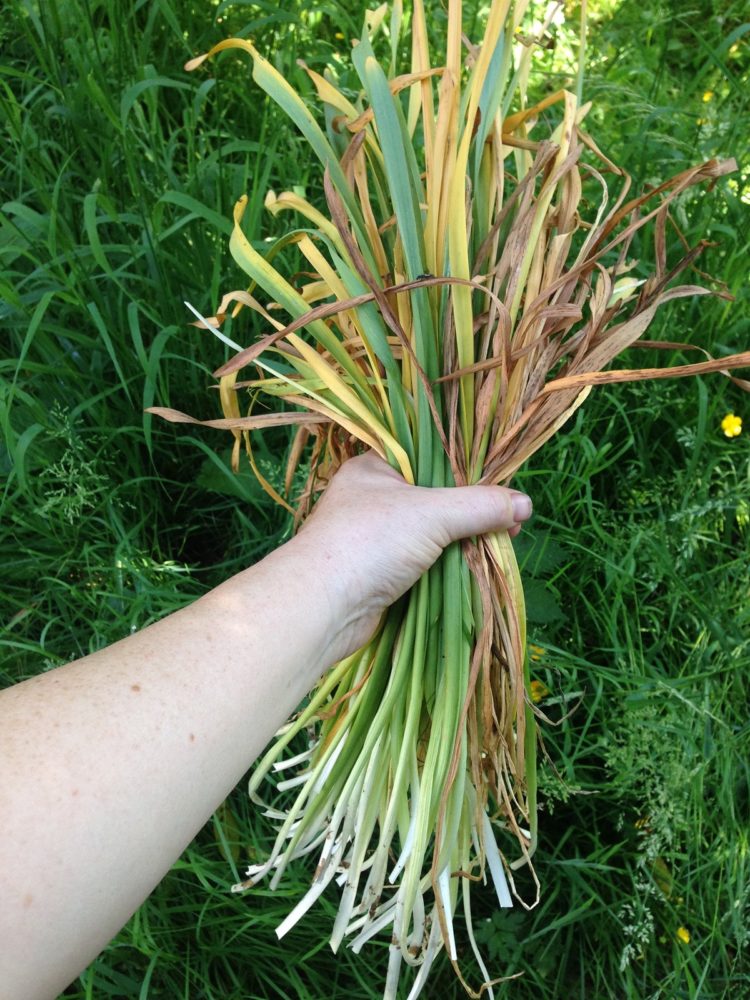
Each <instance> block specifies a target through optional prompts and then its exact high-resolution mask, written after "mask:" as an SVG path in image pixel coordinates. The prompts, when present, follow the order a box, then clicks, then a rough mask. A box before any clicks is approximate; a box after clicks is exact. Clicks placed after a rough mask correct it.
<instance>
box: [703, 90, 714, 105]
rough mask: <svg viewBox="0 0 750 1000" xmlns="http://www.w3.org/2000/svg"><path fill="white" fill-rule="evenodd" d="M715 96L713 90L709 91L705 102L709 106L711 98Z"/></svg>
mask: <svg viewBox="0 0 750 1000" xmlns="http://www.w3.org/2000/svg"><path fill="white" fill-rule="evenodd" d="M713 96H714V92H713V90H707V91H706V92H705V93H704V95H703V100H704V101H705V102H706V104H708V102H709V101H710V100H711V98H712V97H713Z"/></svg>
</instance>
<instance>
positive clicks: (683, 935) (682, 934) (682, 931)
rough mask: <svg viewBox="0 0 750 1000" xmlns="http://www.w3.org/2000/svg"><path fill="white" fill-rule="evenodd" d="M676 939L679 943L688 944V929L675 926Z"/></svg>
mask: <svg viewBox="0 0 750 1000" xmlns="http://www.w3.org/2000/svg"><path fill="white" fill-rule="evenodd" d="M677 940H678V941H679V942H680V943H681V944H690V931H689V930H688V929H687V927H678V928H677Z"/></svg>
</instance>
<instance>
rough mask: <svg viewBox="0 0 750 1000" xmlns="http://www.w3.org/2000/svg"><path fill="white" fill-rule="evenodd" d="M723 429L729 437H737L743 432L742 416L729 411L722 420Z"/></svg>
mask: <svg viewBox="0 0 750 1000" xmlns="http://www.w3.org/2000/svg"><path fill="white" fill-rule="evenodd" d="M721 429H722V430H723V431H724V434H725V435H726V436H727V437H728V438H736V437H737V436H738V435H740V434H741V433H742V417H736V416H735V415H734V413H727V415H726V416H725V417H724V419H723V420H722V422H721Z"/></svg>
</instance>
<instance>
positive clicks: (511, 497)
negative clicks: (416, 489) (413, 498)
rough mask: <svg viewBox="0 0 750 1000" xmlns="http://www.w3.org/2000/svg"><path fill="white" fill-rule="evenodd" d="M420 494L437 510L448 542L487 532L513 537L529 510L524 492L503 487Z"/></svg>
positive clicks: (435, 490)
mask: <svg viewBox="0 0 750 1000" xmlns="http://www.w3.org/2000/svg"><path fill="white" fill-rule="evenodd" d="M424 492H425V493H427V494H429V502H430V503H434V504H435V505H436V506H437V507H438V508H439V510H440V512H441V523H442V527H443V529H444V530H445V532H446V534H447V536H448V541H451V542H456V541H458V540H459V539H461V538H468V537H469V536H470V535H483V534H486V533H487V532H491V531H510V532H511V533H512V534H516V533H517V531H518V530H520V527H521V524H522V523H523V522H524V521H527V520H528V519H529V518H530V517H531V514H532V509H533V508H532V503H531V499H530V497H528V496H527V495H526V494H525V493H521V492H520V491H519V490H511V489H507V488H506V487H504V486H455V487H437V488H435V487H429V488H427V489H426V490H425V491H424ZM514 529H515V530H514Z"/></svg>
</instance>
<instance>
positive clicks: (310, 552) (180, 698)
mask: <svg viewBox="0 0 750 1000" xmlns="http://www.w3.org/2000/svg"><path fill="white" fill-rule="evenodd" d="M530 514H531V503H530V501H529V499H528V497H525V496H524V495H523V494H520V493H517V492H516V491H513V490H506V489H503V488H501V487H490V486H470V487H463V488H459V489H423V488H418V487H414V486H409V485H407V483H405V482H404V480H403V479H402V478H401V477H400V476H399V475H398V474H397V473H395V472H394V471H393V470H391V469H390V468H389V467H388V466H387V465H386V464H385V463H384V462H382V461H381V460H380V459H378V458H377V457H375V456H374V455H371V454H370V455H364V456H360V457H359V458H356V459H352V460H350V461H349V462H347V463H346V464H345V465H344V466H343V468H342V469H341V470H340V472H339V473H338V474H337V475H336V477H335V478H334V480H333V483H332V485H331V486H330V487H329V489H328V491H327V492H326V494H325V496H324V497H323V499H322V500H321V501H320V502H319V503H318V505H317V506H316V508H315V510H314V512H313V514H312V516H311V517H310V518H309V519H308V521H307V522H306V524H305V526H304V528H303V529H302V531H301V532H300V533H299V534H298V535H297V536H296V537H295V538H294V539H292V540H291V541H290V542H287V543H286V544H285V545H283V546H281V547H280V548H279V549H277V550H276V551H275V552H273V553H272V554H271V555H269V556H267V557H266V558H265V559H263V560H262V561H261V562H259V563H257V564H256V565H255V566H253V567H251V568H250V569H247V570H245V571H243V572H241V573H239V574H237V575H236V576H234V577H232V578H231V579H230V580H228V581H227V582H226V583H224V584H222V585H221V586H219V587H217V588H216V589H215V590H213V591H211V592H210V593H208V594H207V595H205V596H204V597H202V598H200V600H198V601H196V602H195V603H194V604H192V605H191V606H190V607H188V608H185V609H184V610H182V611H178V612H176V613H175V614H172V615H170V616H169V617H167V618H164V619H163V620H162V621H160V622H157V623H156V624H154V625H151V626H150V627H149V628H146V629H144V630H143V631H141V632H138V633H136V634H134V635H132V636H129V637H128V638H126V639H123V640H122V641H121V642H118V643H115V644H114V645H113V646H110V647H108V648H107V649H103V650H101V651H100V652H97V653H94V654H93V655H91V656H87V657H85V658H84V659H81V660H76V661H75V662H73V663H69V664H67V665H66V666H64V667H60V668H58V669H57V670H53V671H50V672H48V673H45V674H41V675H40V676H38V677H34V678H33V679H31V680H28V681H25V682H23V683H21V684H18V685H16V686H15V687H11V688H8V689H6V690H5V691H3V692H0V760H2V772H1V773H0V815H1V816H2V827H1V832H0V900H1V901H2V905H1V906H0V942H2V944H1V945H0V997H2V998H5V997H7V998H11V997H12V998H19V997H24V998H25V1000H51V998H54V997H57V996H58V994H59V993H60V992H61V990H63V989H64V988H65V987H66V986H67V985H68V984H69V983H70V982H71V981H72V980H73V979H75V977H76V976H77V975H78V974H79V973H80V972H81V970H82V969H83V968H85V967H86V965H88V963H89V962H90V961H91V960H92V959H93V958H94V957H95V956H96V955H97V954H98V952H99V951H101V949H102V948H103V947H104V946H105V945H106V944H107V942H108V941H109V940H110V939H111V938H112V937H113V936H114V935H115V934H116V933H117V931H118V930H119V929H120V928H121V927H122V926H123V924H124V923H125V922H126V921H127V920H128V918H129V917H130V916H131V915H132V913H133V912H134V911H135V910H136V908H137V907H138V906H139V905H140V903H141V902H142V901H143V900H144V899H145V898H146V897H147V896H148V894H149V893H150V892H151V891H152V889H153V888H154V887H155V885H156V884H157V883H158V882H159V880H160V879H161V878H162V877H163V875H164V874H165V873H166V871H167V870H168V869H169V867H170V866H171V865H172V863H173V862H174V861H175V860H176V859H177V858H178V857H179V855H180V853H181V852H182V851H183V850H184V848H185V847H186V846H187V845H188V844H189V842H190V841H191V840H192V838H193V837H194V836H195V834H196V833H197V832H198V830H199V829H200V828H201V826H202V825H203V824H204V823H205V822H206V820H207V819H208V818H209V817H210V815H211V814H212V812H213V811H214V810H215V809H216V808H217V806H218V805H219V804H220V803H221V802H222V801H223V800H224V799H225V798H226V796H227V795H228V794H229V792H230V791H231V790H232V789H233V788H234V787H235V785H236V784H237V783H238V782H239V780H240V779H241V777H242V775H243V774H244V773H245V771H246V770H247V768H248V766H249V764H250V763H251V762H252V761H253V760H254V759H255V758H256V757H257V756H258V754H259V753H260V752H261V751H262V750H263V748H264V747H265V745H266V744H267V743H268V741H269V740H270V739H271V737H272V736H273V734H274V732H275V731H276V729H277V728H278V727H279V726H280V725H281V724H282V723H283V722H284V721H285V719H286V718H287V717H288V716H289V715H290V714H291V713H292V712H293V711H294V710H295V708H296V707H297V705H298V704H299V702H300V701H301V699H302V698H303V697H304V695H305V694H306V693H307V692H308V691H309V690H310V689H311V688H312V687H313V686H314V685H315V683H316V682H317V681H318V679H319V678H320V676H321V675H322V674H323V673H324V671H325V670H326V669H327V668H328V667H329V666H330V665H331V664H333V663H334V662H335V661H336V660H338V659H340V658H342V657H343V656H345V655H347V654H349V653H351V652H353V651H354V650H355V649H357V648H358V647H359V646H360V645H362V644H363V643H364V642H365V641H366V640H367V639H368V638H369V636H370V635H371V634H372V632H373V631H374V629H375V628H376V626H377V623H378V621H379V619H380V617H381V615H382V613H383V611H384V610H385V609H386V608H387V607H388V606H389V605H390V604H392V603H393V602H394V601H395V600H397V599H398V598H399V597H400V596H401V595H402V594H403V593H405V591H406V590H408V588H409V587H410V586H411V585H412V584H413V583H414V582H416V580H417V579H418V578H419V577H420V576H421V575H422V573H424V572H425V571H426V570H427V569H428V568H429V567H430V566H431V565H432V564H433V563H434V562H435V560H436V559H437V558H438V556H439V555H440V553H441V551H442V550H443V549H444V548H445V546H446V545H448V544H449V543H450V542H452V541H456V540H458V539H461V538H465V537H468V536H471V535H477V534H481V533H484V532H487V531H501V530H507V531H509V533H510V534H511V535H515V534H517V533H518V531H519V530H520V528H521V524H522V522H523V521H525V520H526V519H527V518H528V517H529V516H530Z"/></svg>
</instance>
